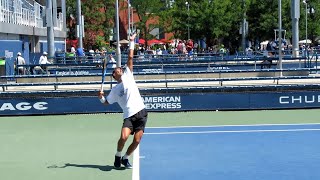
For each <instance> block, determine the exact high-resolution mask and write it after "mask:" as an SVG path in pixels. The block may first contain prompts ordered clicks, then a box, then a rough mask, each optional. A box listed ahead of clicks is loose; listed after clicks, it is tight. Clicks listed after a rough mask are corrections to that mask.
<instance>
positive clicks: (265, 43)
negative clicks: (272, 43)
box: [260, 40, 269, 46]
mask: <svg viewBox="0 0 320 180" xmlns="http://www.w3.org/2000/svg"><path fill="white" fill-rule="evenodd" d="M268 43H269V41H268V40H267V41H262V42H261V43H260V45H261V46H263V45H265V46H266V45H268Z"/></svg>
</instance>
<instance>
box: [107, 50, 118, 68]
mask: <svg viewBox="0 0 320 180" xmlns="http://www.w3.org/2000/svg"><path fill="white" fill-rule="evenodd" d="M116 67H117V61H116V60H115V59H114V57H113V56H112V54H109V61H108V64H107V68H112V69H114V68H116Z"/></svg>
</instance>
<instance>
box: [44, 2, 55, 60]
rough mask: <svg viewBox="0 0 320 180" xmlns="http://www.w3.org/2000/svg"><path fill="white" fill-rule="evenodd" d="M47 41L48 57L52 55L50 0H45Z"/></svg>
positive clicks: (52, 31) (52, 36)
mask: <svg viewBox="0 0 320 180" xmlns="http://www.w3.org/2000/svg"><path fill="white" fill-rule="evenodd" d="M46 3H47V9H46V11H47V15H46V16H47V17H46V20H47V43H48V57H49V58H53V57H54V28H53V22H52V20H53V19H52V0H47V2H46Z"/></svg>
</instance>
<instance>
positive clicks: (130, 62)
mask: <svg viewBox="0 0 320 180" xmlns="http://www.w3.org/2000/svg"><path fill="white" fill-rule="evenodd" d="M135 38H136V33H134V34H133V35H132V36H130V39H129V54H128V61H127V66H128V68H129V69H130V71H131V72H133V54H134V46H135V44H134V39H135Z"/></svg>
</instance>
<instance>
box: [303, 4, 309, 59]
mask: <svg viewBox="0 0 320 180" xmlns="http://www.w3.org/2000/svg"><path fill="white" fill-rule="evenodd" d="M304 3H305V4H306V39H305V47H304V48H305V56H306V57H307V49H308V48H307V39H308V3H307V1H306V0H305V1H304Z"/></svg>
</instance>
